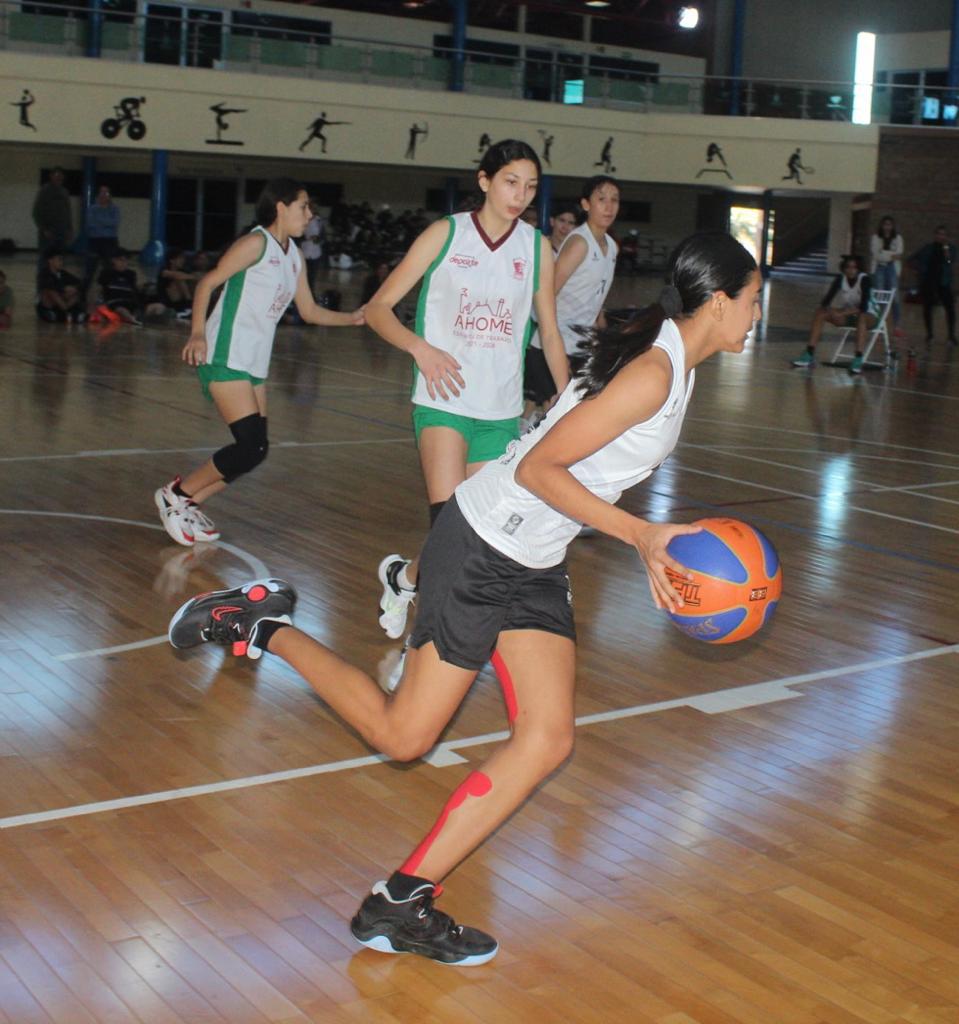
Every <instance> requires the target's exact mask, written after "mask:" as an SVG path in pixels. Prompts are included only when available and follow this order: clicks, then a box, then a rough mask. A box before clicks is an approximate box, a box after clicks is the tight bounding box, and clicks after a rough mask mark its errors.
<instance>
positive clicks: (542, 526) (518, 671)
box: [170, 234, 760, 965]
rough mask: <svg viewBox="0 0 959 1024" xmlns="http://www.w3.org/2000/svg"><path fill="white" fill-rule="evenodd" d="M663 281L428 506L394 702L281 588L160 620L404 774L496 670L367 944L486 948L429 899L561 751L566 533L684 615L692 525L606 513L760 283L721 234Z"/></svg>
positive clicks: (370, 905)
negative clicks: (272, 672) (575, 371)
mask: <svg viewBox="0 0 959 1024" xmlns="http://www.w3.org/2000/svg"><path fill="white" fill-rule="evenodd" d="M670 267H671V269H670V279H671V284H670V285H669V286H668V287H667V288H665V289H664V290H663V294H662V296H661V298H660V301H659V302H658V303H657V304H655V305H652V306H650V307H647V308H646V309H645V310H642V311H640V312H639V313H638V314H637V315H636V317H635V318H634V319H633V320H631V321H630V322H629V323H628V324H626V325H625V326H623V327H620V328H616V329H607V330H599V331H596V332H594V333H593V335H592V336H591V339H590V342H589V346H588V349H589V354H588V359H587V362H586V365H585V367H584V369H583V371H582V373H581V374H580V375H579V376H578V377H577V378H576V379H574V380H573V381H572V382H571V383H570V384H569V386H568V387H567V388H566V389H565V391H564V392H563V394H562V395H561V396H560V398H559V401H558V402H557V403H556V405H555V406H554V407H553V408H552V409H551V410H550V412H549V413H548V415H547V417H546V419H545V421H544V422H543V424H542V425H541V426H540V428H539V429H537V430H536V431H533V432H531V433H529V434H526V435H524V437H523V438H522V439H521V440H520V441H519V442H517V443H516V444H515V445H514V446H511V448H510V450H509V451H508V452H507V453H506V455H504V456H503V458H501V459H500V460H499V461H497V462H492V463H490V464H489V465H488V466H486V467H485V468H484V469H482V470H481V471H480V472H479V473H477V474H475V475H474V476H472V477H471V478H470V479H469V480H466V481H465V482H464V483H462V484H461V485H460V486H459V487H458V488H457V489H456V492H455V495H454V499H453V500H452V501H450V502H448V503H447V505H446V506H445V507H444V509H443V512H442V514H441V515H440V516H439V518H438V519H437V522H436V524H435V526H434V527H433V529H432V530H431V532H430V534H429V536H428V538H427V541H426V544H425V546H424V549H423V555H422V568H421V585H420V597H419V602H418V605H417V609H416V620H415V623H414V626H413V631H412V633H411V635H410V650H409V654H408V657H407V660H406V666H405V671H404V675H403V681H402V685H401V686H400V687H399V689H398V690H397V692H396V693H395V694H394V695H392V696H387V695H386V694H384V693H383V692H382V691H381V690H380V688H379V687H378V686H377V684H376V683H375V682H374V681H373V679H372V678H371V677H370V676H368V675H366V674H365V673H364V672H362V671H360V670H359V669H358V668H354V667H353V666H352V665H349V664H347V663H346V662H344V661H343V660H342V659H341V658H339V657H338V656H337V655H336V654H335V653H333V652H332V651H331V650H329V649H328V648H326V647H324V646H323V645H322V644H319V643H317V642H316V641H315V640H313V639H311V638H310V637H309V636H307V635H306V634H305V633H303V632H301V631H300V630H297V629H295V628H293V627H292V626H291V625H290V624H289V623H290V615H291V612H292V610H293V605H294V603H295V600H296V595H295V591H294V590H293V588H292V587H291V586H290V585H289V584H288V583H284V582H283V581H280V580H264V581H257V582H255V583H252V584H247V585H246V587H243V588H238V589H236V590H231V591H223V592H220V593H218V594H208V595H203V596H201V597H198V598H194V599H193V600H192V601H189V602H187V603H186V604H185V605H184V606H183V607H182V608H181V609H180V610H179V611H178V612H177V614H176V615H175V616H174V618H173V620H172V621H171V623H170V641H171V643H172V644H173V646H174V647H190V646H194V645H196V644H199V643H203V642H205V641H213V642H218V643H223V644H229V643H231V642H232V643H234V644H239V645H241V647H242V646H245V648H246V651H247V653H248V655H250V656H251V657H259V656H260V655H261V654H262V652H264V651H269V652H270V653H272V654H275V655H278V656H279V657H281V658H282V659H283V660H284V661H286V662H287V663H288V664H289V665H291V666H292V667H293V668H294V669H296V670H297V671H298V672H299V673H300V674H301V675H302V676H303V678H304V679H305V680H306V681H307V682H308V683H309V684H310V685H311V686H312V687H313V689H314V690H315V691H316V693H317V694H318V695H319V696H320V697H321V698H322V699H323V700H324V701H326V703H327V704H328V705H329V706H330V707H331V708H332V709H333V710H334V711H336V712H337V713H338V714H339V715H341V716H342V717H343V718H344V719H345V720H346V721H347V722H349V723H350V724H351V725H352V726H353V727H354V728H355V729H356V730H357V731H358V732H359V733H360V735H362V737H363V738H364V739H365V740H366V741H367V742H368V743H370V744H371V745H372V746H373V747H375V748H376V749H377V750H380V751H382V752H383V753H385V754H387V755H388V756H390V757H393V758H396V759H397V760H404V761H405V760H412V759H413V758H416V757H419V756H421V755H422V754H424V753H425V752H426V751H428V750H429V749H430V748H431V747H432V746H433V744H434V743H435V742H436V740H437V738H438V736H439V735H440V733H441V731H442V730H443V728H444V727H445V726H446V724H447V723H448V722H449V720H450V718H451V717H452V715H453V713H454V712H455V711H456V709H457V707H458V706H459V704H460V702H461V701H462V699H463V697H464V696H465V694H466V692H467V690H468V689H469V688H470V685H471V684H472V682H473V679H474V678H475V676H476V673H477V671H478V670H479V669H480V668H482V666H483V665H484V664H485V663H486V661H487V660H488V659H489V658H490V657H491V656H493V657H494V662H495V664H496V667H497V674H498V675H499V678H500V681H501V683H502V684H503V689H504V697H505V702H506V707H507V713H508V718H509V724H510V737H509V739H508V740H507V741H506V742H505V743H503V744H502V745H501V746H499V747H498V748H497V749H496V750H495V752H494V753H493V754H492V756H491V757H490V758H489V759H488V760H487V761H486V762H485V763H484V764H483V765H481V766H480V767H479V768H478V769H477V770H475V771H472V772H470V773H469V774H468V775H467V777H466V778H465V779H464V780H463V782H462V783H461V784H460V785H459V787H458V788H457V789H456V790H455V792H454V793H453V794H452V796H451V797H450V798H449V800H448V802H447V804H446V806H445V807H444V808H443V810H442V812H441V813H440V816H439V818H438V820H437V822H436V824H435V825H434V826H433V829H432V830H431V831H430V833H429V834H428V835H427V837H426V838H425V839H424V840H423V841H422V842H421V843H420V845H419V846H418V847H417V848H416V849H415V850H414V851H413V852H412V854H411V855H410V856H409V858H408V859H407V860H406V861H405V862H404V863H403V864H402V865H400V867H399V868H398V869H397V870H396V871H394V872H393V874H392V875H391V876H390V878H389V879H388V880H387V881H383V882H378V883H377V884H376V885H375V886H374V887H373V890H372V892H371V893H370V895H369V896H367V898H366V899H365V900H364V901H363V904H362V905H361V907H360V909H359V911H358V912H357V914H356V916H355V917H354V918H353V920H352V922H351V929H352V931H353V934H354V936H355V937H356V938H357V939H358V940H359V941H360V942H361V943H363V944H364V945H366V946H369V947H372V948H374V949H378V950H382V951H384V952H413V953H419V954H421V955H423V956H427V957H432V958H434V959H437V960H441V961H443V962H445V963H454V964H460V965H471V964H478V963H484V962H486V961H487V960H489V959H491V958H492V957H493V956H494V955H495V954H496V951H497V948H498V947H497V943H496V940H495V939H493V938H492V937H491V936H489V935H487V934H486V933H484V932H482V931H480V930H478V929H475V928H461V927H458V926H456V925H455V924H454V923H453V921H452V920H451V919H450V918H449V917H448V916H447V915H446V914H444V913H442V912H441V911H439V910H437V909H435V907H434V906H433V901H434V899H435V897H436V896H437V895H438V894H439V891H440V883H441V882H442V880H443V879H444V878H445V877H446V876H447V875H448V874H449V873H450V872H451V871H452V870H453V869H454V868H455V867H456V865H457V864H459V862H460V861H461V860H463V859H464V858H465V857H467V856H468V855H469V854H470V853H471V852H472V851H473V850H474V849H475V848H476V847H477V846H478V845H479V844H480V843H482V842H483V840H485V839H486V838H487V836H489V835H490V833H491V832H492V831H493V830H494V829H495V828H497V826H499V825H500V824H501V823H502V822H503V821H504V820H505V819H506V818H508V817H509V816H510V815H511V814H512V813H513V811H514V810H516V808H517V807H518V806H519V805H520V804H521V803H522V801H523V800H524V799H525V798H526V797H527V796H528V795H529V794H530V792H531V791H532V790H533V789H534V788H535V787H536V786H537V785H538V784H539V783H540V782H541V781H542V780H543V779H544V778H545V777H546V776H547V775H548V774H549V773H550V772H552V771H553V770H554V769H556V768H557V767H558V766H559V765H560V764H561V763H562V762H563V761H564V760H565V758H566V757H567V756H568V755H569V753H570V751H571V750H572V746H573V732H574V725H575V719H574V706H573V705H574V678H575V632H574V626H573V612H572V607H571V601H570V599H569V585H568V578H567V575H566V567H565V553H566V547H567V545H568V544H569V542H570V541H571V540H572V539H573V538H574V537H575V536H576V534H577V533H578V532H579V530H580V526H581V524H582V523H587V524H588V525H590V526H593V527H595V528H596V529H597V530H601V531H602V532H604V533H606V534H609V535H610V536H612V537H616V538H618V539H619V540H621V541H623V542H624V543H625V544H627V545H629V546H630V547H633V548H635V549H636V551H638V553H639V555H640V557H641V559H642V561H643V563H644V565H645V568H646V572H647V574H648V577H649V585H650V591H651V593H652V597H653V600H654V602H655V604H656V606H657V607H659V608H671V607H676V606H679V605H681V604H682V602H681V599H680V597H679V595H678V594H677V592H676V591H675V590H674V589H673V587H672V586H671V584H670V581H669V579H668V577H667V575H666V569H667V568H669V569H671V570H672V571H674V572H677V573H681V574H682V573H685V569H684V568H683V567H682V566H681V565H679V564H678V563H677V562H676V561H675V560H674V559H672V558H671V557H670V556H669V554H668V553H667V550H666V547H667V544H668V543H669V541H670V540H671V539H672V538H673V537H674V536H676V535H677V534H683V533H693V532H696V531H697V529H698V528H697V527H692V526H681V525H676V524H669V523H652V522H648V521H646V520H643V519H640V518H639V517H637V516H634V515H631V514H630V513H628V512H625V511H623V510H621V509H618V508H616V507H615V504H614V503H615V502H616V501H617V500H618V498H619V496H620V493H621V492H622V491H623V490H624V489H626V488H627V487H631V486H632V485H633V484H635V483H638V482H639V481H640V480H643V479H645V478H646V477H647V476H648V475H649V474H650V473H651V472H652V471H653V469H655V468H656V467H657V466H658V465H659V464H660V463H661V462H662V461H663V460H664V459H665V458H666V457H667V456H668V455H669V453H670V452H671V451H672V449H673V447H674V446H675V444H676V442H677V440H678V438H679V432H680V428H681V426H682V422H683V418H684V415H685V412H686V407H687V404H688V402H689V399H690V396H691V393H692V389H693V383H694V376H695V373H694V368H695V367H696V366H697V365H698V364H699V363H700V362H702V361H703V360H704V359H706V358H708V357H709V356H711V355H713V354H714V353H716V352H740V351H742V349H743V346H744V344H745V340H746V336H747V334H748V332H749V330H750V328H751V327H752V325H753V324H754V323H755V321H756V320H758V319H759V291H760V277H759V273H758V272H757V270H756V263H755V261H754V260H753V258H752V257H751V256H750V255H749V254H748V253H747V252H746V250H745V249H744V248H743V247H742V246H741V245H740V244H739V243H738V242H736V241H735V240H734V239H733V238H731V237H730V236H728V235H724V234H715V235H694V236H692V237H691V238H688V239H686V241H684V242H682V243H681V244H680V245H679V247H678V248H677V249H676V251H675V252H674V253H673V256H672V258H671V263H670ZM494 650H495V652H496V653H495V655H494V653H493V652H494Z"/></svg>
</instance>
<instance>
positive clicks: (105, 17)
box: [0, 0, 959, 125]
mask: <svg viewBox="0 0 959 1024" xmlns="http://www.w3.org/2000/svg"><path fill="white" fill-rule="evenodd" d="M231 15H232V12H231V11H229V10H226V9H224V10H214V9H210V8H208V9H205V10H200V9H198V8H195V7H192V6H184V7H183V8H182V11H181V15H180V16H179V17H166V16H159V15H154V14H149V13H148V14H140V13H136V12H134V11H130V12H128V13H127V12H122V11H117V10H116V9H115V8H111V9H109V10H105V11H103V12H102V13H99V14H94V13H93V12H91V11H89V10H86V9H83V8H74V7H68V6H64V5H59V4H57V5H53V4H44V3H43V2H42V0H37V2H22V3H17V2H13V0H0V50H5V51H7V52H16V51H21V52H28V53H51V54H60V55H68V56H84V55H86V54H87V52H88V48H89V46H90V43H91V38H92V36H93V35H94V34H95V35H96V36H97V38H98V43H99V51H100V56H101V58H103V59H107V60H119V61H129V62H139V63H159V64H169V65H177V66H187V67H207V68H215V69H223V70H229V71H237V72H246V73H252V74H266V75H271V76H275V75H288V76H291V77H300V78H303V77H305V78H317V79H335V80H336V81H340V82H350V81H353V82H363V83H372V84H384V85H389V86H392V87H405V88H414V89H430V90H444V89H448V88H449V87H450V83H451V82H452V81H453V80H454V79H460V78H461V81H462V88H463V91H465V92H469V93H474V94H482V95H490V96H499V97H511V98H516V99H526V100H535V101H542V102H548V103H564V104H568V105H575V106H580V105H581V106H586V107H602V108H606V109H612V110H625V111H634V112H639V113H642V112H653V113H655V112H662V113H675V114H681V113H694V114H717V115H739V116H746V117H774V118H797V119H803V120H816V121H849V120H851V117H852V106H853V91H854V90H853V85H852V83H850V82H821V81H820V82H812V81H793V80H784V79H780V80H776V79H735V78H730V77H722V76H715V75H707V76H696V75H683V74H673V73H669V72H651V71H649V70H644V71H642V72H637V73H631V72H630V71H629V70H628V69H622V70H621V69H616V70H608V69H605V68H603V67H602V63H601V61H602V58H600V57H597V56H595V55H591V54H589V53H582V54H575V53H572V52H570V51H569V50H568V49H563V50H562V51H560V50H556V51H548V50H545V48H543V47H540V46H538V47H537V49H536V53H537V56H535V57H532V56H523V55H522V52H521V50H520V47H519V46H518V45H517V47H516V50H517V54H516V55H515V56H514V55H511V54H507V53H490V52H485V51H484V52H478V51H470V50H467V51H465V52H460V53H457V52H456V51H454V50H452V49H449V48H444V47H441V46H422V45H420V46H417V45H412V44H406V43H398V42H395V41H392V40H374V39H363V38H354V37H345V36H340V35H338V34H334V33H331V32H330V31H329V30H328V24H329V23H327V22H319V21H318V23H317V29H316V30H315V31H294V30H290V29H286V28H270V27H268V26H264V27H258V28H253V27H251V26H250V25H246V24H245V25H239V24H237V25H234V24H233V23H232V21H231ZM298 20H299V21H300V22H302V21H303V20H305V19H298ZM544 52H546V53H548V56H546V57H544V56H542V55H543V54H544ZM647 67H648V64H647ZM871 109H872V121H873V122H875V123H880V124H888V123H893V124H925V125H944V124H945V125H952V124H955V123H956V115H957V111H959V100H957V98H956V95H955V92H954V91H951V90H947V89H945V88H938V89H937V88H929V87H923V86H921V85H886V84H882V83H880V84H877V85H876V86H875V87H874V89H873V95H872V107H871Z"/></svg>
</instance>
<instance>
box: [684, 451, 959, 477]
mask: <svg viewBox="0 0 959 1024" xmlns="http://www.w3.org/2000/svg"><path fill="white" fill-rule="evenodd" d="M687 444H688V445H690V447H693V448H703V449H704V450H706V451H710V452H712V451H715V452H753V451H755V452H770V453H772V452H789V453H791V454H794V455H820V456H821V455H841V456H843V457H844V458H846V457H848V458H850V459H871V460H872V461H874V462H903V463H905V464H906V465H907V466H925V467H926V468H927V469H952V470H959V465H957V464H956V463H952V462H926V461H925V460H924V459H900V458H897V457H896V456H895V455H870V454H869V453H868V452H844V451H823V450H820V449H816V448H808V447H807V448H770V447H769V446H768V445H764V444H723V443H718V444H692V442H689V441H680V443H679V446H678V447H682V446H683V445H687ZM956 458H957V459H959V455H957V456H956ZM926 486H930V485H927V484H923V487H926ZM932 486H939V485H938V484H935V485H932Z"/></svg>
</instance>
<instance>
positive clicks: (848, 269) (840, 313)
mask: <svg viewBox="0 0 959 1024" xmlns="http://www.w3.org/2000/svg"><path fill="white" fill-rule="evenodd" d="M839 269H840V273H838V274H837V275H836V276H835V277H834V278H833V282H832V284H831V285H830V286H829V291H827V292H826V294H825V295H824V296H823V298H822V302H821V303H820V304H819V308H818V309H817V310H816V312H815V314H814V315H813V319H812V327H811V328H810V330H809V342H808V344H807V345H806V351H805V352H803V354H802V355H801V356H800V357H799V358H798V359H794V360H793V361H792V365H793V366H800V367H810V368H811V367H813V366H815V365H816V346H817V345H818V344H819V339H820V337H821V336H822V331H823V327H824V326H825V325H826V324H833V325H834V326H835V327H850V328H855V331H856V354H855V356H854V357H853V360H852V362H851V363H850V364H849V372H850V373H862V364H863V349H864V348H865V346H866V335H867V334H868V333H869V331H870V330H872V328H873V327H875V326H876V324H877V323H878V320H879V318H878V316H877V312H876V308H875V302H874V301H873V297H872V282H871V280H870V277H869V275H868V274H867V273H865V272H864V271H863V269H862V260H860V258H859V257H858V256H855V255H850V256H844V257H843V261H842V263H841V264H840V268H839Z"/></svg>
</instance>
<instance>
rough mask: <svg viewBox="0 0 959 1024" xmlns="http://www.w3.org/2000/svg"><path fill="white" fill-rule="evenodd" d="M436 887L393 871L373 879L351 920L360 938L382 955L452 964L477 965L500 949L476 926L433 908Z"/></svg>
mask: <svg viewBox="0 0 959 1024" xmlns="http://www.w3.org/2000/svg"><path fill="white" fill-rule="evenodd" d="M435 897H436V886H435V885H434V884H433V883H432V882H430V881H427V880H426V879H425V878H417V877H416V876H415V875H404V874H401V873H400V872H398V871H397V872H394V874H393V875H392V876H391V877H390V880H389V881H388V882H377V883H376V885H374V886H373V889H372V891H371V892H370V894H369V896H367V897H366V899H365V900H363V902H362V904H361V905H360V909H359V910H358V911H357V912H356V916H355V917H354V918H353V920H352V921H351V922H350V931H351V932H352V933H353V935H354V937H355V938H356V940H357V941H358V942H360V943H361V944H362V945H364V946H368V947H369V948H370V949H375V950H378V951H379V952H380V953H418V954H419V955H420V956H425V957H429V958H430V959H431V960H438V961H439V962H440V963H443V964H451V965H453V966H454V967H477V966H479V965H480V964H485V963H486V962H487V961H489V960H492V959H493V957H494V956H496V954H497V952H498V951H499V945H498V943H497V942H496V940H495V939H494V938H493V937H492V936H491V935H487V934H486V932H481V931H480V930H479V929H478V928H467V927H464V926H463V925H461V924H457V923H456V922H455V921H454V920H453V919H452V918H451V917H450V916H449V914H444V913H443V911H442V910H437V909H436V908H435V907H434V906H433V900H434V899H435Z"/></svg>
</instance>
